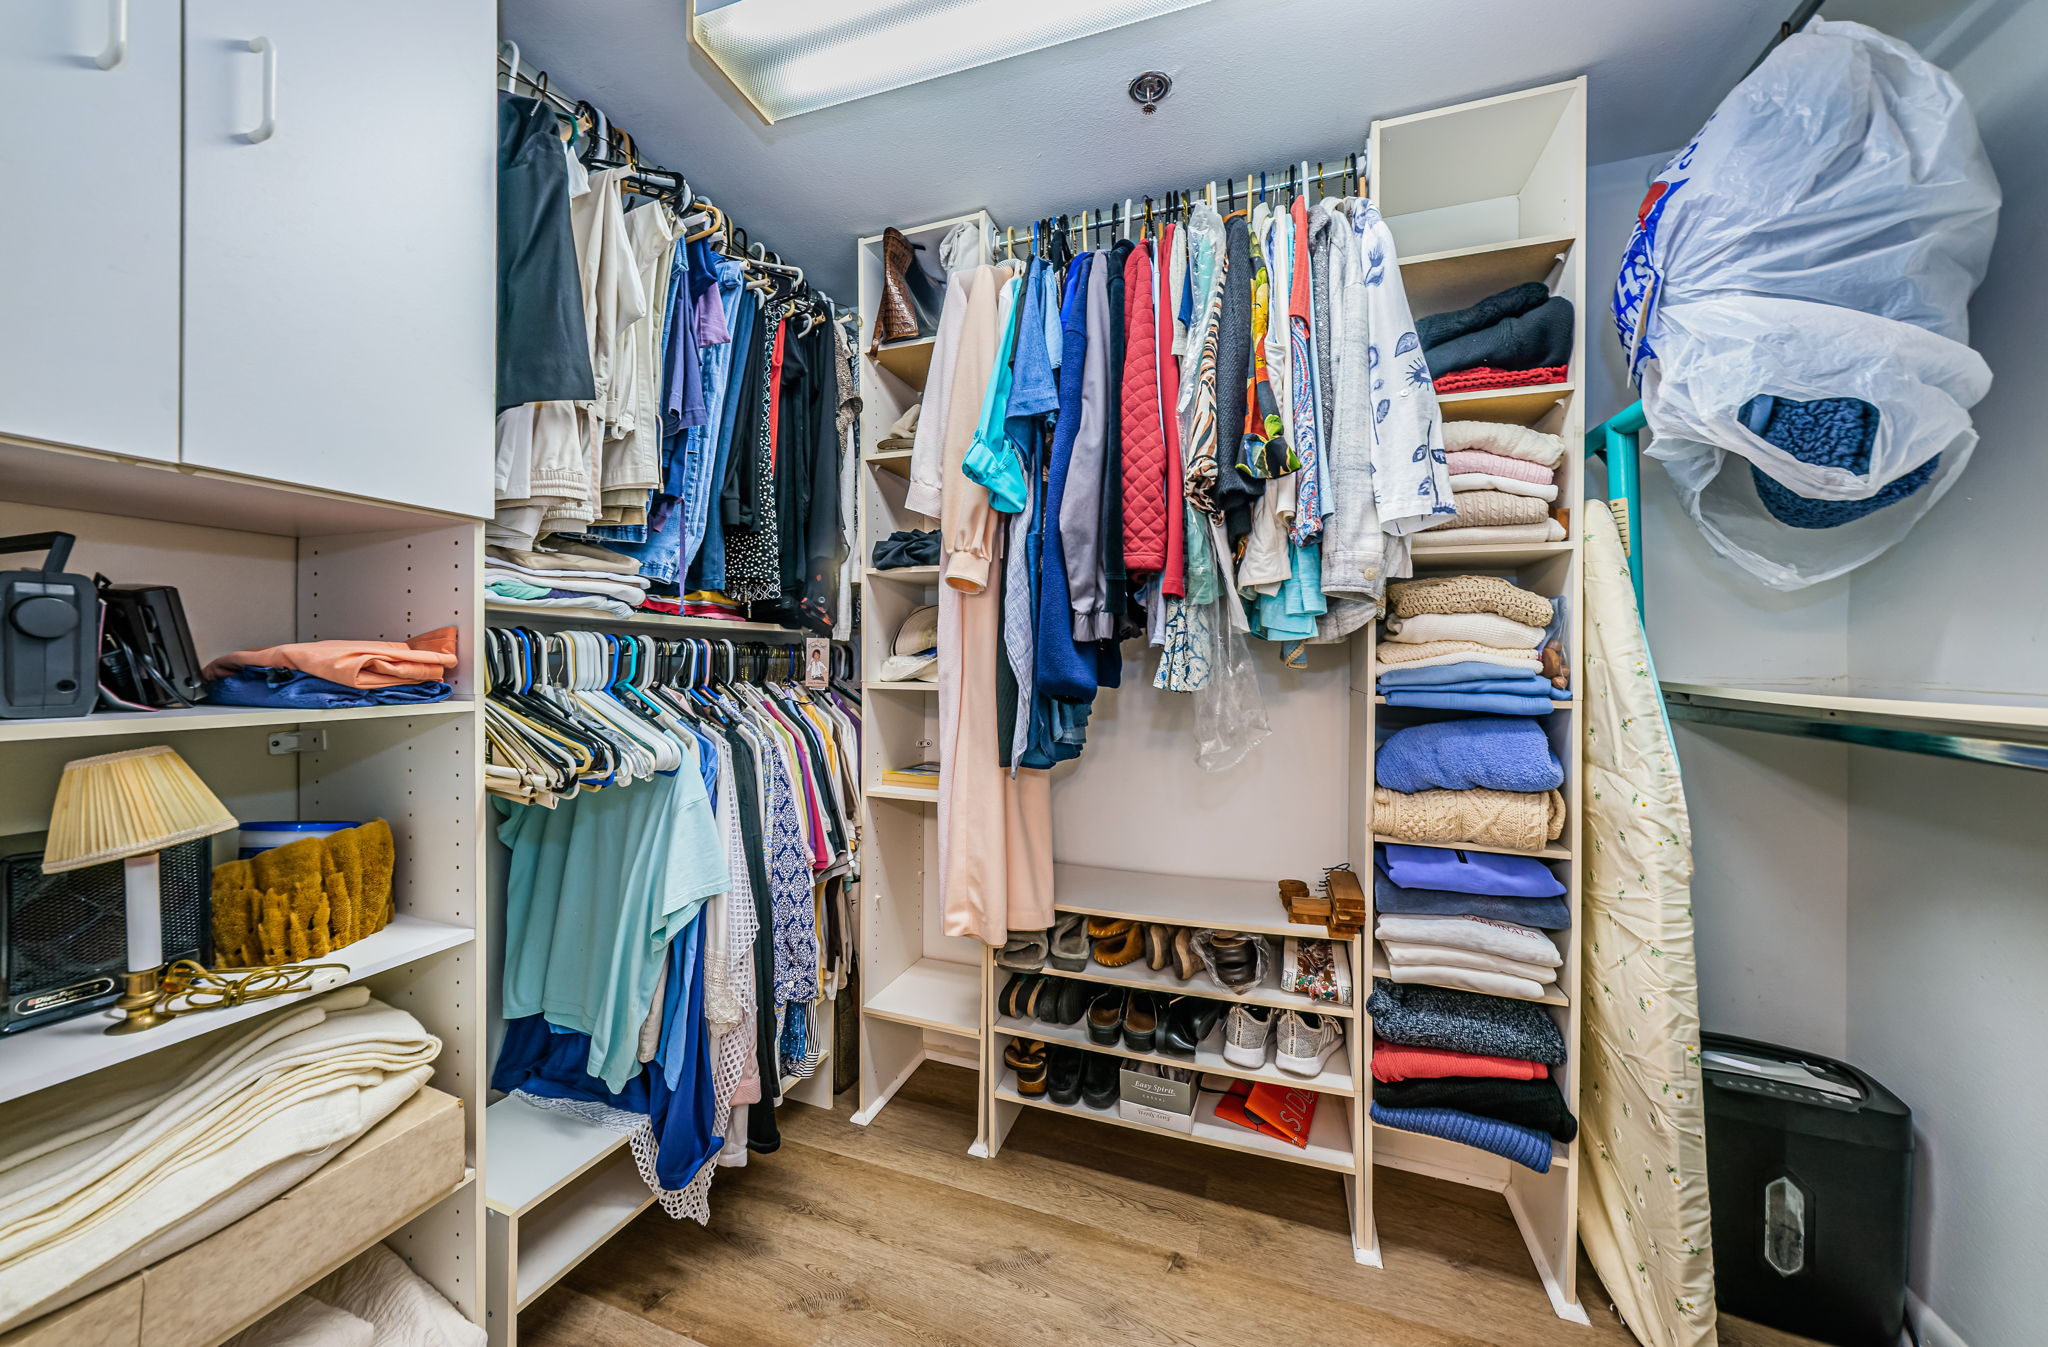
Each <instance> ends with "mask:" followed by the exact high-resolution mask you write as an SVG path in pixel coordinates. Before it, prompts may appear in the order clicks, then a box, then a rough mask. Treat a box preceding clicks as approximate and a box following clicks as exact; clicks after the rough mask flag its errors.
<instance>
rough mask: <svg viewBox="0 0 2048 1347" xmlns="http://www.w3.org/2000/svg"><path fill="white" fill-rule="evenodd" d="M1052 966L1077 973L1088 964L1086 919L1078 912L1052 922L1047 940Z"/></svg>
mask: <svg viewBox="0 0 2048 1347" xmlns="http://www.w3.org/2000/svg"><path fill="white" fill-rule="evenodd" d="M1049 952H1050V955H1051V960H1052V966H1053V967H1054V968H1059V969H1063V970H1065V971H1066V972H1069V973H1078V972H1080V971H1081V970H1082V969H1084V968H1086V967H1087V966H1088V919H1087V918H1086V917H1084V916H1081V915H1079V914H1078V913H1071V914H1069V915H1067V916H1063V917H1061V918H1060V919H1059V920H1058V921H1056V922H1054V923H1053V928H1052V938H1051V940H1050V942H1049Z"/></svg>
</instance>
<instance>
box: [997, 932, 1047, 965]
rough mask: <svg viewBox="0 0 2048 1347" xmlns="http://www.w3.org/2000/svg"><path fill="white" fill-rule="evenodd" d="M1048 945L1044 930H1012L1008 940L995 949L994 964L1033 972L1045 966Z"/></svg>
mask: <svg viewBox="0 0 2048 1347" xmlns="http://www.w3.org/2000/svg"><path fill="white" fill-rule="evenodd" d="M1050 945H1051V941H1050V939H1049V938H1048V936H1047V934H1046V932H1044V931H1012V932H1010V939H1009V942H1008V943H1007V944H1005V945H1004V946H1003V947H1002V948H1001V949H999V950H997V951H996V966H997V967H998V968H1014V969H1018V970H1019V971H1022V972H1027V973H1035V972H1037V971H1038V970H1039V969H1041V968H1043V967H1045V955H1046V951H1047V949H1048V948H1049V947H1050Z"/></svg>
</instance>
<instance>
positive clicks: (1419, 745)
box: [1372, 716, 1565, 851]
mask: <svg viewBox="0 0 2048 1347" xmlns="http://www.w3.org/2000/svg"><path fill="white" fill-rule="evenodd" d="M1563 784H1564V765H1563V764H1562V763H1560V762H1559V761H1558V759H1557V754H1555V753H1553V752H1552V751H1551V748H1550V739H1549V736H1547V735H1545V734H1544V732H1543V727H1542V726H1541V725H1539V724H1537V723H1536V721H1534V720H1532V719H1529V718H1528V717H1517V716H1475V717H1473V718H1472V719H1470V720H1439V721H1432V722H1430V723H1428V724H1423V725H1410V726H1408V727H1407V728H1405V729H1400V730H1396V731H1394V732H1393V733H1392V734H1390V735H1388V736H1387V737H1386V738H1385V739H1384V740H1383V741H1381V743H1380V747H1379V753H1378V755H1377V757H1376V758H1375V767H1374V784H1373V792H1372V803H1373V822H1372V827H1373V831H1374V832H1375V833H1377V834H1379V835H1380V836H1382V837H1387V838H1392V839H1394V840H1397V841H1402V842H1423V843H1430V844H1435V845H1441V846H1457V845H1460V844H1464V843H1469V844H1472V845H1475V846H1482V847H1502V848H1506V849H1508V850H1512V851H1541V850H1542V849H1543V847H1544V845H1545V844H1546V843H1548V842H1551V841H1553V840H1555V839H1556V838H1558V837H1559V836H1561V835H1562V834H1563V832H1564V814H1565V805H1564V796H1563V794H1562V793H1561V792H1560V791H1559V790H1558V787H1559V786H1561V785H1563Z"/></svg>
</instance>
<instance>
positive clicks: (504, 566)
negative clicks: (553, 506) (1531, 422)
mask: <svg viewBox="0 0 2048 1347" xmlns="http://www.w3.org/2000/svg"><path fill="white" fill-rule="evenodd" d="M1523 485H1524V486H1527V485H1529V483H1527V482H1524V483H1523ZM484 566H485V567H486V568H487V569H489V570H494V571H510V572H512V574H514V575H527V576H532V577H533V578H534V579H535V580H609V581H611V582H613V583H614V584H621V585H632V586H634V587H635V588H638V589H645V588H647V586H649V585H651V584H653V583H654V582H653V581H652V580H649V579H648V578H647V577H646V576H644V575H615V574H612V573H611V572H609V571H589V570H570V569H568V568H567V567H560V566H554V567H546V568H542V567H539V566H521V565H519V564H518V563H516V562H511V561H500V560H499V559H498V558H496V557H493V556H490V555H488V554H486V555H485V557H484Z"/></svg>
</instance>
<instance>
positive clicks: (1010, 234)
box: [1002, 150, 1371, 255]
mask: <svg viewBox="0 0 2048 1347" xmlns="http://www.w3.org/2000/svg"><path fill="white" fill-rule="evenodd" d="M1367 158H1368V156H1367V153H1366V151H1364V150H1359V151H1357V152H1356V153H1353V154H1349V155H1346V156H1345V157H1344V158H1343V160H1341V161H1339V162H1338V163H1336V164H1335V165H1331V164H1330V163H1329V161H1327V160H1318V161H1316V164H1315V171H1314V172H1310V171H1309V162H1310V161H1308V160H1306V159H1303V160H1301V161H1300V162H1298V163H1294V164H1289V165H1287V166H1286V167H1284V168H1280V169H1275V170H1267V171H1264V172H1259V171H1254V172H1252V173H1248V174H1246V175H1245V177H1244V180H1243V181H1244V186H1243V187H1242V188H1240V187H1239V186H1238V179H1236V178H1234V177H1230V178H1222V179H1213V178H1212V179H1210V180H1209V181H1208V182H1207V183H1204V184H1202V185H1200V186H1197V187H1193V188H1189V189H1186V190H1179V189H1170V190H1168V191H1167V192H1165V193H1163V194H1161V195H1159V196H1156V197H1154V196H1143V197H1125V198H1124V200H1123V203H1122V204H1121V206H1119V205H1117V204H1116V203H1111V205H1110V206H1109V207H1108V208H1107V209H1104V210H1095V209H1092V208H1090V209H1083V210H1077V211H1068V212H1065V213H1064V214H1061V213H1054V214H1050V215H1041V216H1037V217H1035V219H1034V221H1033V226H1037V227H1040V233H1048V232H1050V233H1064V234H1067V235H1070V236H1072V237H1074V238H1075V239H1076V241H1077V242H1078V244H1079V246H1080V247H1081V248H1086V247H1087V246H1088V239H1089V236H1091V235H1093V234H1094V233H1095V231H1097V230H1099V229H1110V230H1121V231H1125V232H1128V231H1129V230H1130V229H1132V228H1133V227H1134V226H1136V227H1139V228H1141V229H1142V228H1143V227H1144V226H1145V224H1146V223H1147V221H1148V220H1171V221H1176V222H1178V221H1180V220H1183V219H1185V218H1186V216H1187V213H1188V211H1189V209H1190V208H1191V207H1192V206H1193V205H1194V203H1195V202H1197V201H1207V202H1210V203H1211V204H1213V205H1214V206H1215V208H1216V209H1217V210H1219V211H1221V212H1222V213H1224V214H1225V215H1228V214H1229V213H1230V209H1231V203H1233V202H1236V201H1242V202H1244V204H1245V205H1246V206H1247V207H1249V206H1250V205H1251V204H1252V202H1253V201H1255V200H1263V199H1265V198H1267V197H1269V196H1274V195H1290V194H1291V195H1306V194H1307V193H1308V192H1309V191H1310V190H1311V189H1313V188H1320V187H1321V186H1322V185H1323V184H1324V183H1327V182H1331V181H1333V180H1335V181H1352V180H1355V181H1356V183H1357V189H1356V190H1357V194H1358V195H1361V196H1362V195H1364V194H1365V189H1366V185H1367V181H1368V179H1369V178H1370V176H1371V175H1370V166H1369V164H1368V162H1367ZM1335 195H1342V193H1341V192H1329V191H1319V192H1317V194H1316V197H1315V199H1316V200H1323V199H1325V198H1327V197H1330V196H1335ZM1061 220H1065V221H1068V222H1069V223H1067V224H1066V225H1064V226H1061V225H1059V224H1058V223H1057V222H1058V221H1061ZM1044 226H1050V228H1049V229H1047V228H1044ZM1031 231H1032V226H1027V227H1025V228H1023V229H1018V228H1016V227H1015V226H1011V227H1008V228H1006V229H1005V230H1004V235H1003V243H1002V247H1003V248H1004V249H1005V251H1006V253H1008V254H1012V255H1014V253H1015V252H1016V245H1017V243H1018V242H1019V241H1020V240H1023V241H1026V242H1028V241H1029V240H1030V238H1031Z"/></svg>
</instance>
